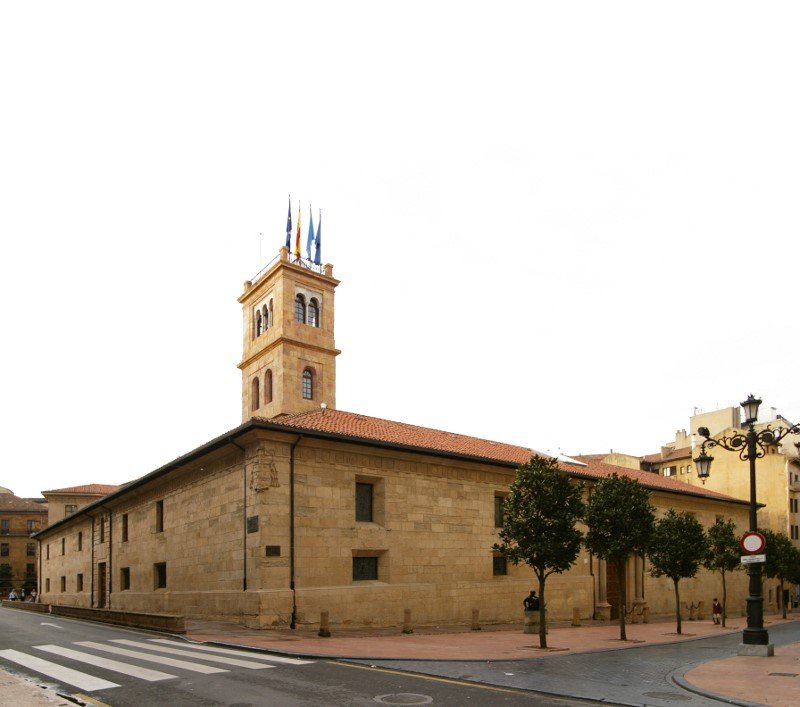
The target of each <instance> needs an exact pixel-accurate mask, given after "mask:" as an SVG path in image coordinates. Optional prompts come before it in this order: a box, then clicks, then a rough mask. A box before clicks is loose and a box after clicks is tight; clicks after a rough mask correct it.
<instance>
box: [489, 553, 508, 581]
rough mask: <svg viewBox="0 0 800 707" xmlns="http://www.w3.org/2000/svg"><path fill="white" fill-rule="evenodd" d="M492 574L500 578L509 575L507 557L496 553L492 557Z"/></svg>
mask: <svg viewBox="0 0 800 707" xmlns="http://www.w3.org/2000/svg"><path fill="white" fill-rule="evenodd" d="M492 574H493V575H494V576H495V577H499V576H502V575H505V574H508V565H507V563H506V556H505V555H503V554H502V553H500V552H495V553H494V555H493V556H492Z"/></svg>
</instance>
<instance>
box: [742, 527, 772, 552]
mask: <svg viewBox="0 0 800 707" xmlns="http://www.w3.org/2000/svg"><path fill="white" fill-rule="evenodd" d="M739 544H740V545H741V547H742V550H743V551H744V552H746V553H747V554H748V555H758V554H760V553H762V552H764V548H765V547H766V546H767V539H766V538H765V537H764V536H763V535H762V534H761V533H757V532H756V531H755V530H751V531H750V532H748V533H745V534H744V535H742V539H741V540H740V541H739Z"/></svg>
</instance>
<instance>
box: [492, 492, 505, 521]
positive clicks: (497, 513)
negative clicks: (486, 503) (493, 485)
mask: <svg viewBox="0 0 800 707" xmlns="http://www.w3.org/2000/svg"><path fill="white" fill-rule="evenodd" d="M505 500H506V497H505V496H500V495H497V494H495V497H494V527H495V528H502V527H503V502H504V501H505Z"/></svg>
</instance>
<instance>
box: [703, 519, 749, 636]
mask: <svg viewBox="0 0 800 707" xmlns="http://www.w3.org/2000/svg"><path fill="white" fill-rule="evenodd" d="M706 538H707V539H708V552H707V553H706V556H705V558H704V559H703V566H704V567H706V569H709V570H711V571H712V572H719V573H720V576H721V577H722V625H723V627H724V626H725V619H726V618H727V612H728V587H727V584H726V582H725V574H726V573H728V572H734V571H736V570H739V569H741V567H742V564H741V555H742V551H741V548H740V547H739V538H738V536H737V534H736V524H735V523H734V522H733V521H732V520H731V519H730V518H729V519H728V520H723V519H722V518H717V520H716V522H715V523H714V525H712V526H711V527H710V528H709V529H708V533H707V534H706Z"/></svg>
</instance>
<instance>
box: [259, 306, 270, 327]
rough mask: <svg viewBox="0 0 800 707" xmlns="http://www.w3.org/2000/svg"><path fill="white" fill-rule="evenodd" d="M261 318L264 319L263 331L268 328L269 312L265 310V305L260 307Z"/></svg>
mask: <svg viewBox="0 0 800 707" xmlns="http://www.w3.org/2000/svg"><path fill="white" fill-rule="evenodd" d="M261 318H262V319H263V320H264V331H266V330H267V329H269V313H268V312H267V305H264V306H263V307H261Z"/></svg>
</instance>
